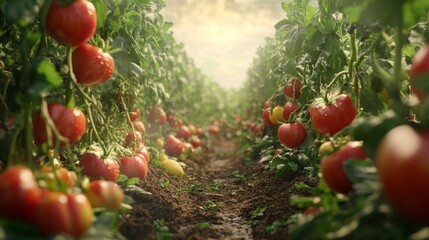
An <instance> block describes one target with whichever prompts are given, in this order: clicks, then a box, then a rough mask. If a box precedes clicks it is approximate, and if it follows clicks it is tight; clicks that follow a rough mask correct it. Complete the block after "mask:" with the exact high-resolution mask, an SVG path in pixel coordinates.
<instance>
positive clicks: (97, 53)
mask: <svg viewBox="0 0 429 240" xmlns="http://www.w3.org/2000/svg"><path fill="white" fill-rule="evenodd" d="M72 64H73V73H74V75H75V76H76V81H77V83H79V84H80V85H82V86H85V87H93V86H99V85H101V84H103V83H105V82H106V81H107V80H109V79H110V77H112V74H113V70H114V68H115V62H114V61H113V58H112V56H110V54H109V53H106V52H103V50H101V49H100V48H98V47H94V46H92V45H90V44H88V43H81V44H79V45H78V46H77V48H76V49H74V50H73V53H72Z"/></svg>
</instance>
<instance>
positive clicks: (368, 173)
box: [343, 159, 380, 194]
mask: <svg viewBox="0 0 429 240" xmlns="http://www.w3.org/2000/svg"><path fill="white" fill-rule="evenodd" d="M343 167H344V171H345V173H346V175H347V178H348V179H349V180H350V181H351V182H352V183H353V185H354V189H355V191H356V193H358V194H371V193H374V192H378V191H379V190H380V181H379V179H378V175H377V169H376V168H375V166H374V163H373V162H371V161H367V160H361V159H349V160H347V161H345V162H344V165H343Z"/></svg>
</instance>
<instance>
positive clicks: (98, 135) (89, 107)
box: [84, 98, 108, 154]
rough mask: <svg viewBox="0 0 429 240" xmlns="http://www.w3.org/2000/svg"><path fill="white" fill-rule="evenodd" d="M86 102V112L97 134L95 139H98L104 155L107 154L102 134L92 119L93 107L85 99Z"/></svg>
mask: <svg viewBox="0 0 429 240" xmlns="http://www.w3.org/2000/svg"><path fill="white" fill-rule="evenodd" d="M84 101H85V105H86V110H87V111H88V117H89V121H90V122H91V126H92V129H93V130H94V133H95V137H96V138H97V140H98V142H99V143H100V145H101V148H103V152H104V154H107V152H108V149H107V147H106V145H105V143H104V142H103V140H102V139H101V137H100V134H98V131H97V128H96V126H95V123H94V118H93V117H92V111H91V105H90V104H89V103H88V100H87V99H86V98H84Z"/></svg>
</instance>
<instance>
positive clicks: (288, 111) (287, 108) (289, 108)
mask: <svg viewBox="0 0 429 240" xmlns="http://www.w3.org/2000/svg"><path fill="white" fill-rule="evenodd" d="M296 109H298V104H296V103H295V102H287V103H286V104H285V105H284V107H283V119H284V120H285V121H289V118H290V115H292V113H294V114H296V113H297V112H296Z"/></svg>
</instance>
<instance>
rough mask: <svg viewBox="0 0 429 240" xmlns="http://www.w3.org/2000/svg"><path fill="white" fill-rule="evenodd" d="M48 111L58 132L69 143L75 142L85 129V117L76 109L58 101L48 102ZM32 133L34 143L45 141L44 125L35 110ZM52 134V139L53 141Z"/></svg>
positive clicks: (39, 114)
mask: <svg viewBox="0 0 429 240" xmlns="http://www.w3.org/2000/svg"><path fill="white" fill-rule="evenodd" d="M48 112H49V116H50V117H51V119H52V121H53V122H54V125H55V127H56V128H57V129H58V131H59V132H60V134H61V135H62V136H63V137H65V138H67V139H68V140H69V143H70V144H73V143H75V142H77V141H78V140H79V139H80V138H81V137H82V136H83V134H84V133H85V131H86V117H85V114H83V113H82V112H81V111H80V110H78V109H71V108H68V107H66V106H63V105H61V104H59V103H50V104H48ZM33 134H34V140H35V142H36V144H38V145H40V144H42V143H44V142H46V141H47V139H48V137H47V135H46V125H45V121H44V120H43V118H42V116H41V113H40V112H37V113H36V114H35V116H34V118H33ZM52 134H53V133H52ZM55 139H56V138H55V136H54V135H53V136H52V141H55Z"/></svg>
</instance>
